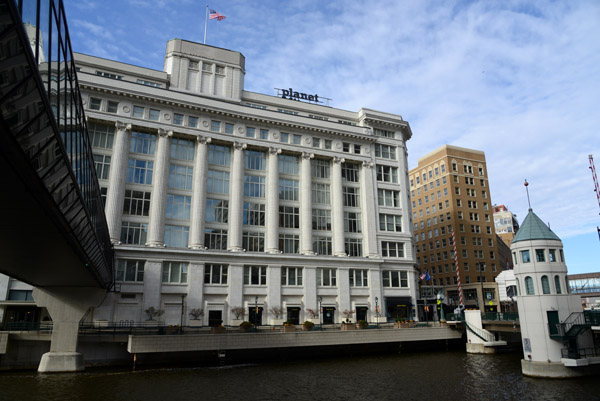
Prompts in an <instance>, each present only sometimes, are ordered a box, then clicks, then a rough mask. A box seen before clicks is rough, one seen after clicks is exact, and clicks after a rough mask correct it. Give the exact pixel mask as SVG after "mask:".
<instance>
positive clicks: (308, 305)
mask: <svg viewBox="0 0 600 401" xmlns="http://www.w3.org/2000/svg"><path fill="white" fill-rule="evenodd" d="M302 270H303V272H302V279H303V280H304V282H303V284H304V288H303V294H302V295H304V320H306V319H308V318H309V316H308V312H307V311H306V310H307V309H312V310H314V311H317V310H319V302H318V300H317V268H316V267H315V266H306V265H304V269H302ZM318 322H319V321H318V320H316V321H313V323H318Z"/></svg>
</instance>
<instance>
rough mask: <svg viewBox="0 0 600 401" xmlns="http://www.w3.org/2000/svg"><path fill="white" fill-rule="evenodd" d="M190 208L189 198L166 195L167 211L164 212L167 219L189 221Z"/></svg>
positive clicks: (190, 198)
mask: <svg viewBox="0 0 600 401" xmlns="http://www.w3.org/2000/svg"><path fill="white" fill-rule="evenodd" d="M191 208H192V197H191V196H185V195H174V194H167V209H166V212H165V217H166V218H167V219H175V220H186V221H189V220H190V211H191Z"/></svg>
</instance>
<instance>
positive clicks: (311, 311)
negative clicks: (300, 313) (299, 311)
mask: <svg viewBox="0 0 600 401" xmlns="http://www.w3.org/2000/svg"><path fill="white" fill-rule="evenodd" d="M306 312H308V317H310V318H311V319H316V318H318V317H319V311H318V310H314V309H308V308H307V309H306Z"/></svg>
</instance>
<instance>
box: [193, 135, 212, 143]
mask: <svg viewBox="0 0 600 401" xmlns="http://www.w3.org/2000/svg"><path fill="white" fill-rule="evenodd" d="M196 142H198V143H200V144H202V145H206V144H208V143H211V142H212V138H208V137H205V136H197V137H196Z"/></svg>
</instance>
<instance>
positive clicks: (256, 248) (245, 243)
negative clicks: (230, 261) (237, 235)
mask: <svg viewBox="0 0 600 401" xmlns="http://www.w3.org/2000/svg"><path fill="white" fill-rule="evenodd" d="M242 247H243V248H244V249H245V250H246V251H248V252H264V251H265V233H261V232H254V231H244V233H243V235H242Z"/></svg>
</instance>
